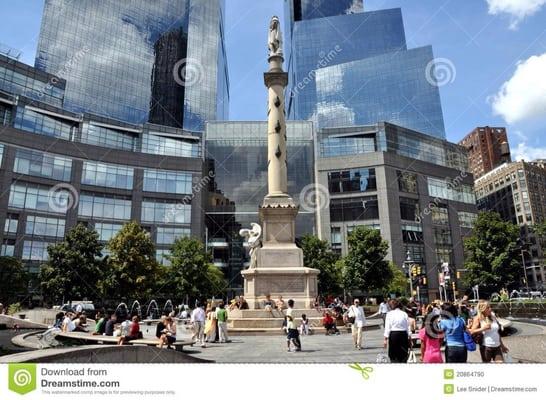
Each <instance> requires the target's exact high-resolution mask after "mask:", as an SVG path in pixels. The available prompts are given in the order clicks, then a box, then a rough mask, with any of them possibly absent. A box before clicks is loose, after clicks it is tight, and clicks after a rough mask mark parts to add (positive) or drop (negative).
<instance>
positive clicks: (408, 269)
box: [402, 250, 414, 297]
mask: <svg viewBox="0 0 546 400" xmlns="http://www.w3.org/2000/svg"><path fill="white" fill-rule="evenodd" d="M413 265H414V262H413V260H412V259H411V255H410V251H409V250H408V251H407V252H406V261H404V265H403V267H402V268H403V269H404V272H405V274H406V276H407V277H408V279H409V285H410V297H413V282H412V281H413V279H412V276H411V267H412V266H413Z"/></svg>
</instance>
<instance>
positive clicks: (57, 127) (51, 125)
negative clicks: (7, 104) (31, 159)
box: [13, 107, 77, 140]
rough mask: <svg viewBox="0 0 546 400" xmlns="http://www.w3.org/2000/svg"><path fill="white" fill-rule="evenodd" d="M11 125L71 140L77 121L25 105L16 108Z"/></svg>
mask: <svg viewBox="0 0 546 400" xmlns="http://www.w3.org/2000/svg"><path fill="white" fill-rule="evenodd" d="M13 126H14V128H16V129H22V130H24V131H27V132H32V133H37V134H39V135H45V136H52V137H56V138H59V139H65V140H71V138H72V131H73V130H74V129H75V128H76V126H77V123H75V122H68V121H67V120H63V119H60V118H55V117H51V116H49V115H44V114H40V113H37V112H35V111H32V110H29V109H28V108H26V107H25V108H19V109H18V111H17V114H16V116H15V122H14V124H13Z"/></svg>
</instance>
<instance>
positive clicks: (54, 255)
mask: <svg viewBox="0 0 546 400" xmlns="http://www.w3.org/2000/svg"><path fill="white" fill-rule="evenodd" d="M98 239H99V235H98V234H97V232H95V231H94V230H91V229H88V228H87V227H86V226H85V225H83V224H78V225H76V226H75V227H74V228H72V229H71V230H70V231H69V232H68V233H67V235H66V237H65V239H64V241H62V242H60V243H57V244H54V245H51V246H49V247H48V248H47V253H48V255H49V259H48V261H47V263H45V264H44V265H42V267H41V269H40V274H39V279H40V281H41V286H42V292H43V295H44V297H45V298H46V299H51V300H57V301H59V300H62V299H63V298H64V299H66V300H72V299H82V298H96V297H98V296H99V293H98V291H97V286H96V282H97V279H98V277H99V276H100V273H101V268H100V266H101V264H102V263H101V260H100V258H101V251H102V248H103V246H102V244H100V242H99V240H98Z"/></svg>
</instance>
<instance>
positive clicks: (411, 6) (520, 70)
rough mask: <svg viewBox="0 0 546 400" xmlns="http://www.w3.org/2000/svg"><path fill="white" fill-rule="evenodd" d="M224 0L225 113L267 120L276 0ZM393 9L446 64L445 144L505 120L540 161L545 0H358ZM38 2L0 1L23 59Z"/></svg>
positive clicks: (415, 39) (523, 152) (6, 31)
mask: <svg viewBox="0 0 546 400" xmlns="http://www.w3.org/2000/svg"><path fill="white" fill-rule="evenodd" d="M332 1H334V0H332ZM226 3H227V16H226V19H227V21H226V36H227V51H228V61H229V69H230V81H231V105H230V118H231V119H235V120H247V119H248V120H257V119H258V120H261V119H265V96H266V93H265V89H264V86H263V75H262V73H263V71H264V70H265V68H266V52H267V48H266V35H267V25H268V22H269V19H270V17H271V15H274V14H277V15H279V16H280V17H281V19H282V18H283V16H284V13H283V0H226ZM393 7H401V8H402V12H403V16H404V24H405V28H406V36H407V41H408V47H410V48H413V47H419V46H423V45H427V44H432V45H433V47H434V53H435V57H436V58H441V59H447V60H448V61H447V63H448V64H449V73H450V78H451V79H448V82H447V84H445V85H443V86H442V87H441V88H440V92H441V96H442V104H443V110H444V118H445V123H446V131H447V135H448V139H449V140H451V141H458V140H460V139H461V138H462V137H463V136H464V135H465V134H466V133H468V132H469V131H470V130H472V129H473V128H474V127H476V126H481V125H490V126H507V128H508V131H509V135H510V144H511V147H512V154H513V156H514V158H516V159H520V158H523V157H525V158H527V159H534V158H539V157H541V158H546V0H365V9H366V10H368V11H371V10H377V9H382V8H393ZM42 8H43V1H42V0H24V1H17V2H14V1H12V0H0V10H2V24H1V25H0V43H2V44H5V45H8V46H10V47H14V48H17V49H20V50H21V51H22V52H23V55H22V61H24V62H26V63H29V64H33V62H34V54H35V52H36V44H37V38H38V34H39V30H40V19H41V12H42Z"/></svg>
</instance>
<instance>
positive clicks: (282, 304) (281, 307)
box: [275, 296, 286, 311]
mask: <svg viewBox="0 0 546 400" xmlns="http://www.w3.org/2000/svg"><path fill="white" fill-rule="evenodd" d="M275 304H276V306H277V309H278V310H279V311H282V310H286V303H285V302H284V300H283V299H282V296H279V298H278V299H277V301H276V302H275Z"/></svg>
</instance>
